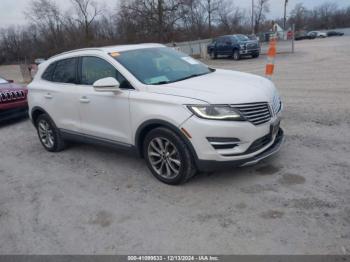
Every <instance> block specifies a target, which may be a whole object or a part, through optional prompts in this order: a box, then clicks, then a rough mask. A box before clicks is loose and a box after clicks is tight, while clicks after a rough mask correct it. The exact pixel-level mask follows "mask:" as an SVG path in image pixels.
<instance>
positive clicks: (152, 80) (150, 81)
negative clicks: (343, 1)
mask: <svg viewBox="0 0 350 262" xmlns="http://www.w3.org/2000/svg"><path fill="white" fill-rule="evenodd" d="M168 81H169V78H167V77H166V76H156V77H152V78H150V79H147V80H146V82H147V84H151V85H152V84H157V83H160V82H168Z"/></svg>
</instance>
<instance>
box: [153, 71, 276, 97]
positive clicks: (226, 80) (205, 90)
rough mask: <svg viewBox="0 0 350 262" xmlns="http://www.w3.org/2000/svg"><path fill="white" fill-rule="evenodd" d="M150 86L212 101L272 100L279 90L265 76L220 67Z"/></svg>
mask: <svg viewBox="0 0 350 262" xmlns="http://www.w3.org/2000/svg"><path fill="white" fill-rule="evenodd" d="M148 90H149V91H150V92H154V93H161V94H167V95H175V96H182V97H188V98H192V99H197V100H201V101H204V102H207V103H210V104H241V103H253V102H271V101H272V99H273V96H274V94H275V92H276V90H275V87H274V85H273V83H272V82H271V81H270V80H268V79H266V78H263V77H260V76H256V75H252V74H247V73H242V72H237V71H231V70H221V69H217V70H216V71H215V72H213V73H210V74H206V75H203V76H198V77H194V78H190V79H187V80H183V81H179V82H174V83H169V84H165V85H159V86H149V88H148Z"/></svg>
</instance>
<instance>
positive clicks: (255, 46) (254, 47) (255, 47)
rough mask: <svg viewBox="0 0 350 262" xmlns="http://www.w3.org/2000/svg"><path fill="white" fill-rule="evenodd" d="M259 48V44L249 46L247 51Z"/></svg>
mask: <svg viewBox="0 0 350 262" xmlns="http://www.w3.org/2000/svg"><path fill="white" fill-rule="evenodd" d="M257 48H258V44H254V43H251V44H247V49H257Z"/></svg>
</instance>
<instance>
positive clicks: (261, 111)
mask: <svg viewBox="0 0 350 262" xmlns="http://www.w3.org/2000/svg"><path fill="white" fill-rule="evenodd" d="M231 106H232V107H234V108H235V109H237V110H238V111H239V112H240V113H241V114H242V116H243V117H244V118H245V119H246V120H247V121H249V122H251V123H253V124H254V125H261V124H264V123H266V122H269V121H270V119H271V112H270V108H269V104H268V103H266V102H261V103H250V104H239V105H231Z"/></svg>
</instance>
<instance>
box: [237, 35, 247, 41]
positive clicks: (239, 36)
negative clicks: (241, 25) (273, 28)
mask: <svg viewBox="0 0 350 262" xmlns="http://www.w3.org/2000/svg"><path fill="white" fill-rule="evenodd" d="M235 38H236V39H237V40H238V41H248V40H249V38H248V37H247V36H245V35H235Z"/></svg>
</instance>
